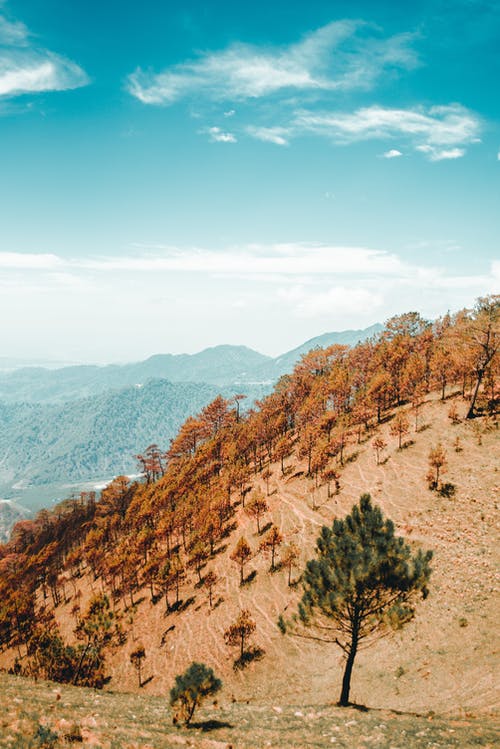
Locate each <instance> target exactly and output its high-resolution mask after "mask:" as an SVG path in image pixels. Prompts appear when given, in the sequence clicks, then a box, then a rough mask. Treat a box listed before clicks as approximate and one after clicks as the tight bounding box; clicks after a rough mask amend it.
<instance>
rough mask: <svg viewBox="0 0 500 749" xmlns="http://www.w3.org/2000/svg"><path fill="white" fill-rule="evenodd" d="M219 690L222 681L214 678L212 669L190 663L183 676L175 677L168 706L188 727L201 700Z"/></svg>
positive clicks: (200, 664) (201, 664)
mask: <svg viewBox="0 0 500 749" xmlns="http://www.w3.org/2000/svg"><path fill="white" fill-rule="evenodd" d="M220 689H222V681H221V680H220V679H218V678H217V677H216V676H215V674H214V672H213V669H211V668H209V667H208V666H205V664H204V663H191V665H190V666H189V668H187V669H186V670H185V671H184V673H183V674H181V675H180V676H176V677H175V684H174V686H173V687H172V689H171V690H170V706H171V707H173V708H174V710H176V712H177V714H178V715H179V717H180V718H181V720H182V721H183V722H184V724H185V725H186V726H188V725H189V724H190V722H191V720H192V718H193V715H194V711H195V710H196V708H197V707H198V706H199V705H200V704H201V702H202V700H203V699H204V698H205V697H208V696H210V695H212V694H216V693H217V692H218V691H219V690H220ZM175 722H176V716H175V717H174V723H175Z"/></svg>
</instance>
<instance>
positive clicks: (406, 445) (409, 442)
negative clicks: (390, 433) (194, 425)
mask: <svg viewBox="0 0 500 749" xmlns="http://www.w3.org/2000/svg"><path fill="white" fill-rule="evenodd" d="M414 444H415V440H406V442H403V444H402V445H401V450H407V449H408V448H409V447H411V446H412V445H414Z"/></svg>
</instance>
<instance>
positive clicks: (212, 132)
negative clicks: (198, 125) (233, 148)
mask: <svg viewBox="0 0 500 749" xmlns="http://www.w3.org/2000/svg"><path fill="white" fill-rule="evenodd" d="M206 132H207V133H208V134H209V136H210V140H213V141H215V142H216V143H236V142H237V139H236V136H235V135H233V133H227V132H226V133H225V132H223V131H222V130H221V129H220V127H209V128H208V129H207V130H206Z"/></svg>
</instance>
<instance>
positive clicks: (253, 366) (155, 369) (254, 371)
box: [0, 324, 382, 403]
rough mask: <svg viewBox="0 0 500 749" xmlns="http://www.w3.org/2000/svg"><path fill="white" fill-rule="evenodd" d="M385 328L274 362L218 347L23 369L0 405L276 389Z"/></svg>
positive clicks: (332, 337) (328, 339)
mask: <svg viewBox="0 0 500 749" xmlns="http://www.w3.org/2000/svg"><path fill="white" fill-rule="evenodd" d="M381 330H382V325H379V324H376V325H372V326H371V327H369V328H366V329H364V330H347V331H343V332H340V333H339V332H337V333H325V334H324V335H321V336H318V337H317V338H311V339H310V340H309V341H306V342H305V343H303V344H302V345H301V346H298V347H297V348H295V349H293V350H292V351H288V352H286V353H284V354H282V355H281V356H278V357H276V358H272V357H270V356H265V355H264V354H259V353H258V352H257V351H253V350H252V349H250V348H247V347H246V346H228V345H224V346H215V347H213V348H207V349H205V350H204V351H201V352H200V353H197V354H178V355H174V354H157V355H155V356H151V357H150V358H149V359H146V360H145V361H142V362H137V363H133V364H121V365H118V364H112V365H108V366H92V365H82V366H70V367H62V368H59V369H47V368H44V367H25V368H22V369H17V370H15V371H10V372H3V373H0V400H3V401H5V402H10V403H12V402H29V403H61V402H64V401H68V400H76V399H79V398H86V397H89V396H95V395H99V394H102V393H105V392H107V391H109V390H118V389H120V388H124V387H130V386H132V385H144V384H145V383H146V382H147V381H148V380H151V379H165V380H169V381H170V382H198V383H199V382H203V383H207V384H210V385H218V386H219V387H224V386H231V385H236V384H238V385H255V384H266V385H272V384H273V383H274V382H276V380H277V379H278V378H279V377H281V376H282V375H283V374H286V373H288V372H291V371H292V369H293V367H294V366H295V364H296V363H297V361H298V360H299V359H300V357H301V355H302V354H303V353H306V352H307V351H309V350H310V349H312V348H316V347H318V346H319V347H325V346H330V345H332V344H334V343H340V344H346V345H354V344H356V343H358V341H360V340H364V339H366V338H369V337H370V336H372V335H375V334H377V333H379V332H380V331H381Z"/></svg>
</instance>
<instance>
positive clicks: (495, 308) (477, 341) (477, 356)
mask: <svg viewBox="0 0 500 749" xmlns="http://www.w3.org/2000/svg"><path fill="white" fill-rule="evenodd" d="M458 327H459V335H462V336H463V339H464V340H465V342H466V344H467V346H468V347H469V349H470V352H471V354H472V356H473V368H474V371H475V375H476V384H475V386H474V392H473V394H472V398H471V402H470V406H469V410H468V412H467V416H466V417H465V418H466V419H473V418H474V416H475V405H476V399H477V396H478V393H479V388H480V387H481V383H482V381H483V378H484V376H485V374H486V372H487V371H488V368H489V366H490V365H491V363H492V362H493V359H494V358H495V356H496V355H497V353H498V347H499V344H500V294H491V295H490V296H486V297H480V298H479V299H478V300H477V302H476V305H475V307H474V312H473V314H472V316H471V317H468V318H465V319H464V320H463V324H462V330H460V325H459V326H458Z"/></svg>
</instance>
